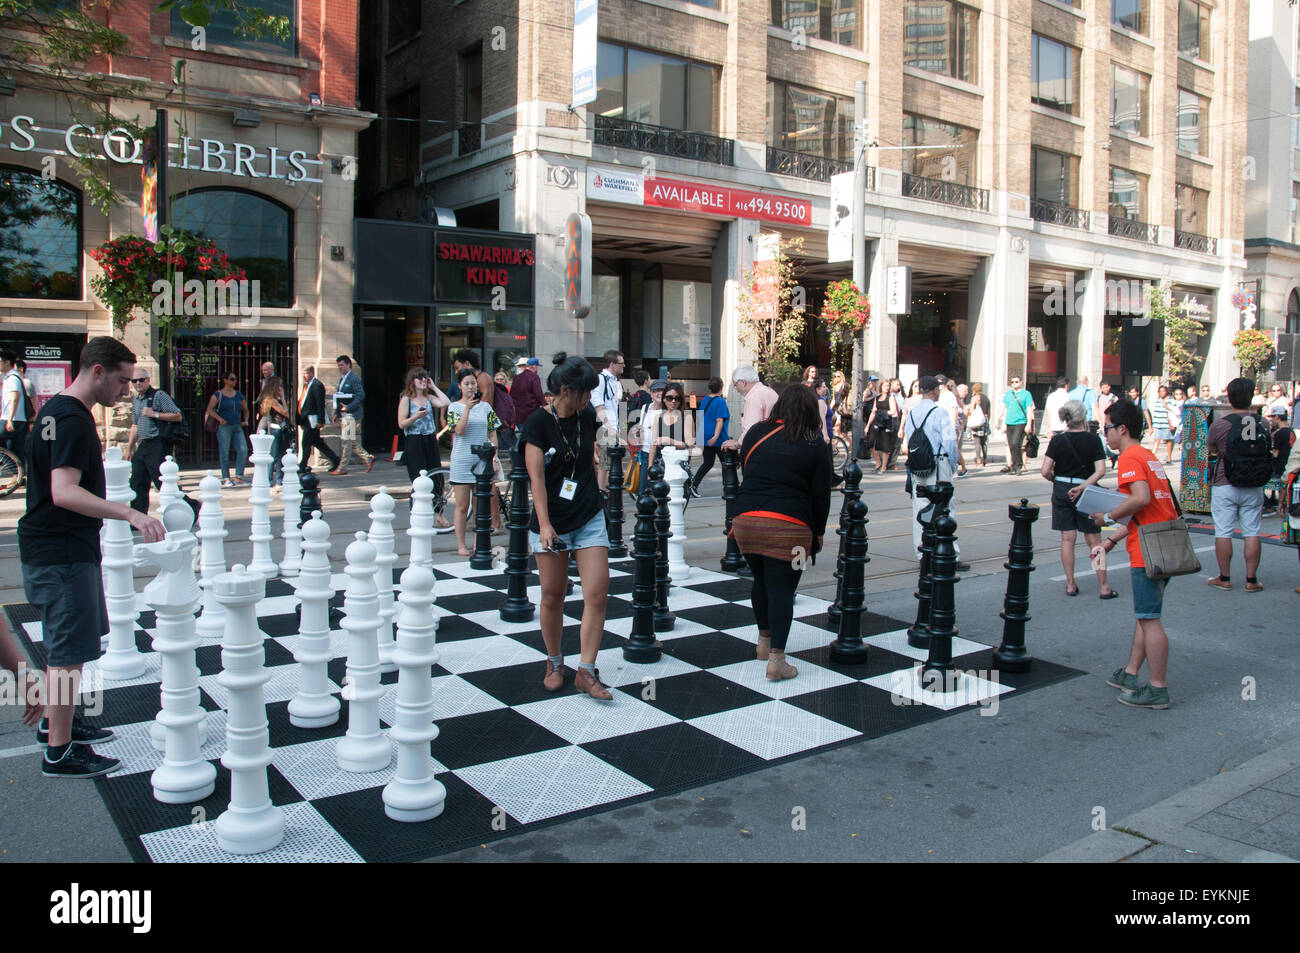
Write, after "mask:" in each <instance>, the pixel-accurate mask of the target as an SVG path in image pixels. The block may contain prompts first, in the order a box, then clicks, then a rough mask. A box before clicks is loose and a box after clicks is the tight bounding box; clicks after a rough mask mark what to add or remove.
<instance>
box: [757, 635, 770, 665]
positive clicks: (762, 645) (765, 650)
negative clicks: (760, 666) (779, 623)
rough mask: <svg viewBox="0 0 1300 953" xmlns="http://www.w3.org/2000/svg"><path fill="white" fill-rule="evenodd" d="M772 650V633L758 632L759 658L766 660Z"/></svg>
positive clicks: (762, 660)
mask: <svg viewBox="0 0 1300 953" xmlns="http://www.w3.org/2000/svg"><path fill="white" fill-rule="evenodd" d="M771 651H772V636H771V634H764V633H762V632H760V633H758V660H759V661H760V662H766V661H767V656H768V654H769V653H770V652H771Z"/></svg>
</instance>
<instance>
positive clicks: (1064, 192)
mask: <svg viewBox="0 0 1300 953" xmlns="http://www.w3.org/2000/svg"><path fill="white" fill-rule="evenodd" d="M1030 156H1031V159H1030V161H1031V162H1032V164H1033V168H1032V170H1031V172H1032V175H1033V178H1032V180H1031V181H1030V183H1029V189H1030V198H1032V199H1034V200H1035V201H1037V202H1053V203H1055V204H1057V205H1066V206H1069V207H1070V208H1075V207H1077V206H1078V204H1079V157H1078V156H1072V155H1066V154H1065V153H1064V152H1053V151H1052V150H1051V149H1038V148H1035V149H1034V150H1033V151H1032V152H1031V154H1030Z"/></svg>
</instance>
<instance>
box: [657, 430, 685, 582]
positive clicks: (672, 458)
mask: <svg viewBox="0 0 1300 953" xmlns="http://www.w3.org/2000/svg"><path fill="white" fill-rule="evenodd" d="M661 453H663V457H664V479H665V480H666V481H668V519H669V523H668V528H669V536H668V575H670V576H671V577H672V580H673V585H675V586H680V585H682V584H684V583H685V582H686V581H687V580H688V579H690V578H691V567H690V564H689V563H687V562H686V552H685V550H686V519H685V513H686V492H685V483H686V470H685V468H684V467H683V466H682V464H683V463H685V462H686V458H687V457H689V456H690V451H689V450H678V449H677V448H676V447H664V448H663V450H662V451H661Z"/></svg>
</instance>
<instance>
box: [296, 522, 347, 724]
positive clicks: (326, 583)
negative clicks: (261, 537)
mask: <svg viewBox="0 0 1300 953" xmlns="http://www.w3.org/2000/svg"><path fill="white" fill-rule="evenodd" d="M302 539H303V542H302V548H303V557H302V571H301V573H299V575H298V587H297V592H296V596H297V598H298V602H299V604H300V605H301V607H302V608H301V610H300V615H299V622H298V642H297V644H296V645H295V646H294V653H293V657H294V658H295V659H296V660H297V662H298V679H299V680H298V691H297V693H296V694H295V695H294V696H293V698H292V700H290V702H289V723H290V724H292V725H296V726H297V727H299V728H325V727H326V726H328V725H332V724H334V723H335V722H336V721H338V720H339V707H340V705H339V700H338V699H337V698H335V697H334V696H333V695H332V694H330V687H331V686H330V681H329V675H328V674H327V671H326V669H327V666H328V665H329V662H330V659H331V658H333V655H334V653H333V652H331V651H330V624H329V614H330V599H331V598H333V596H334V589H333V588H332V587H331V586H330V559H329V550H330V528H329V524H328V523H326V522H325V521H324V520H323V519H321V518H320V510H317V511H316V512H315V513H313V514H312V517H311V519H309V520H308V521H307V522H306V523H304V524H303V527H302Z"/></svg>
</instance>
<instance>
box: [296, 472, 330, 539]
mask: <svg viewBox="0 0 1300 953" xmlns="http://www.w3.org/2000/svg"><path fill="white" fill-rule="evenodd" d="M299 472H300V474H301V475H300V476H299V477H298V485H299V486H300V487H301V488H302V502H301V503H300V504H299V506H298V526H299V528H301V527H302V526H303V524H304V523H306V522H307V521H308V520H309V519H311V515H312V513H315V512H316V511H317V510H321V503H320V477H318V476H317V475H316V474H314V473H312V472H311V467H309V466H304V467H302V469H301V470H300V471H299ZM321 511H322V512H324V511H323V510H321Z"/></svg>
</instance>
